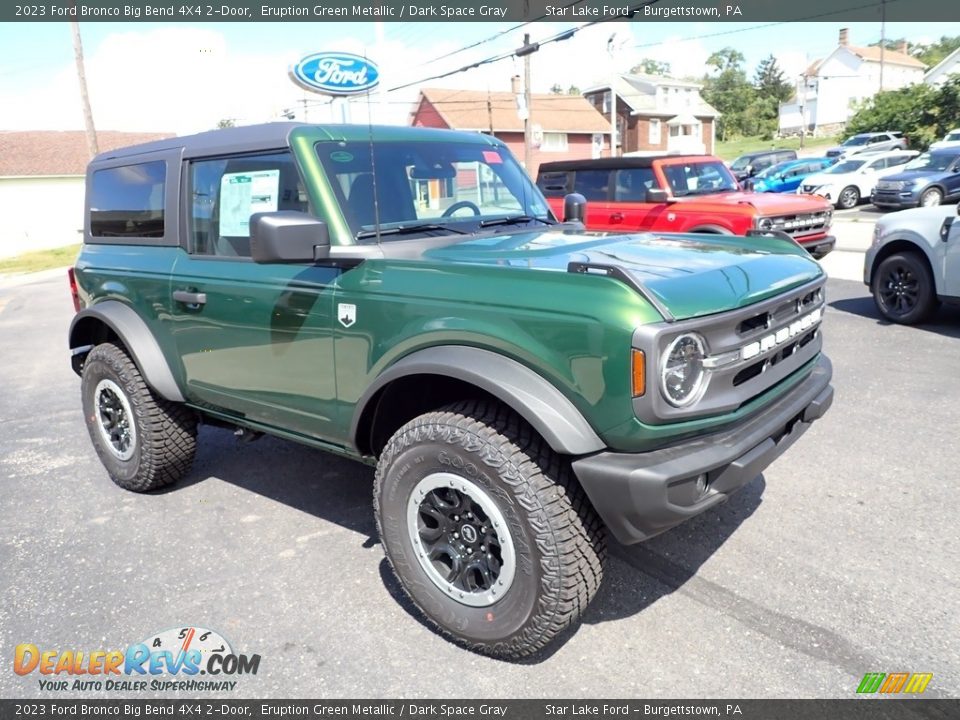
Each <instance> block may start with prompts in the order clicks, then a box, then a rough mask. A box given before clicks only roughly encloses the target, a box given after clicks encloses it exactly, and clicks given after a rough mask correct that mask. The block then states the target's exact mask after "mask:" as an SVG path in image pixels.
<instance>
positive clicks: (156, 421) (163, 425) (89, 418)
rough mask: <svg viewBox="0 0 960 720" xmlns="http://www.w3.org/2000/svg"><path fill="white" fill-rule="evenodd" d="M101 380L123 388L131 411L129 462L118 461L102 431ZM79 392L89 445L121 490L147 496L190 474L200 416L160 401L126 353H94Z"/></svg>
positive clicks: (105, 349) (102, 349) (102, 348)
mask: <svg viewBox="0 0 960 720" xmlns="http://www.w3.org/2000/svg"><path fill="white" fill-rule="evenodd" d="M103 380H108V381H112V382H113V383H114V384H115V385H116V386H117V387H119V389H120V391H121V392H122V393H123V395H124V396H125V398H126V402H127V403H128V404H129V407H130V408H131V410H132V414H133V418H132V420H133V422H134V423H135V430H136V439H135V441H134V442H133V452H132V456H131V457H130V458H129V459H126V460H123V459H120V458H119V457H117V455H116V454H115V453H114V451H112V450H111V449H110V447H109V446H108V444H107V441H106V440H105V439H104V437H103V435H102V433H101V431H100V427H99V423H100V420H99V418H98V413H97V408H96V406H95V402H96V401H95V398H94V395H95V392H96V389H97V386H98V384H99V383H100V382H101V381H103ZM80 393H81V397H82V401H83V414H84V418H85V420H86V424H87V430H88V432H89V433H90V440H91V441H92V442H93V446H94V448H95V449H96V451H97V455H98V456H99V457H100V460H101V462H102V463H103V465H104V467H105V468H106V469H107V473H108V474H109V475H110V479H111V480H113V482H115V483H116V484H117V485H119V486H120V487H122V488H124V489H125V490H132V491H134V492H147V491H149V490H156V489H158V488H162V487H164V486H166V485H169V484H171V483H173V482H175V481H176V480H178V479H179V478H180V477H182V476H183V475H184V474H185V473H186V472H187V471H188V470H189V469H190V465H191V464H192V463H193V456H194V454H195V452H196V446H197V418H196V415H195V414H194V413H193V412H192V411H191V410H189V409H188V408H187V407H185V406H184V405H182V404H180V403H174V402H170V401H168V400H165V399H163V398H160V397H157V396H156V395H155V394H154V393H153V391H152V390H150V388H149V387H148V386H147V384H146V383H145V382H144V380H143V377H142V376H141V374H140V371H139V370H138V369H137V366H136V365H135V364H134V362H133V360H131V359H130V356H129V355H127V353H126V352H125V351H124V349H123V348H121V347H119V346H117V345H114V344H112V343H104V344H102V345H97V346H96V347H95V348H93V350H91V351H90V353H89V354H88V355H87V358H86V360H85V362H84V364H83V373H82V380H81V384H80Z"/></svg>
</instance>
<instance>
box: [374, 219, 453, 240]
mask: <svg viewBox="0 0 960 720" xmlns="http://www.w3.org/2000/svg"><path fill="white" fill-rule="evenodd" d="M427 230H443V231H444V232H448V233H451V234H453V235H467V234H468V233H467V232H465V231H464V230H458V229H456V228H452V227H447V226H446V225H437V224H436V223H418V224H416V225H398V226H397V227H389V228H380V230H379V232H378V231H377V230H361V231H360V232H358V233H357V234H356V238H357V240H363V239H364V238H372V237H377V235H410V234H411V233H417V232H425V231H427Z"/></svg>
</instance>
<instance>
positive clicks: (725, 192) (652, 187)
mask: <svg viewBox="0 0 960 720" xmlns="http://www.w3.org/2000/svg"><path fill="white" fill-rule="evenodd" d="M537 184H538V185H539V186H540V189H541V190H542V191H543V193H544V195H546V196H547V200H548V201H549V203H550V206H551V207H552V208H553V210H554V212H556V213H562V212H563V203H564V197H565V196H566V195H567V193H571V192H576V193H580V194H582V195H583V196H584V197H586V199H587V215H586V224H587V228H588V229H590V230H604V231H617V232H623V231H625V230H654V231H659V232H681V233H690V232H693V233H715V234H721V235H745V234H746V233H747V232H749V231H750V230H764V231H770V230H779V231H783V232H785V233H787V234H788V235H790V236H791V237H792V238H793V239H794V240H796V241H797V242H798V243H800V245H801V246H802V247H804V248H806V249H807V250H808V251H809V252H810V253H811V254H812V255H813V256H814V257H823V256H824V255H826V254H827V253H828V252H830V251H831V250H832V249H833V247H834V245H835V244H836V239H835V238H834V237H833V236H832V235H830V234H829V232H830V223H831V221H832V217H833V206H832V205H830V203H828V202H827V201H826V200H824V199H822V198H816V197H808V196H802V197H801V196H798V195H774V194H763V193H754V192H745V191H744V190H742V189H741V188H740V186H739V185H738V184H737V181H736V179H735V178H734V177H733V175H732V174H731V172H730V170H729V169H728V168H727V166H726V165H724V164H723V163H722V162H721V161H720V160H719V159H718V158H715V157H712V156H710V155H679V156H678V155H657V156H653V157H620V158H601V159H599V160H563V161H560V162H553V163H544V164H542V165H541V166H540V172H539V175H538V176H537Z"/></svg>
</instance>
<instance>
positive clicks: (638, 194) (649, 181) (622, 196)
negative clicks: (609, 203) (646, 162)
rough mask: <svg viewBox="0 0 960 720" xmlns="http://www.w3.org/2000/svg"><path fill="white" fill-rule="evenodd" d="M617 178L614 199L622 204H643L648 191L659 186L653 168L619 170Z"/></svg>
mask: <svg viewBox="0 0 960 720" xmlns="http://www.w3.org/2000/svg"><path fill="white" fill-rule="evenodd" d="M616 178H617V182H616V185H615V186H614V191H613V199H614V200H619V201H621V202H643V201H644V199H645V198H646V195H647V190H648V189H649V188H652V187H656V184H657V181H656V179H655V178H654V176H653V168H629V169H624V170H617V172H616Z"/></svg>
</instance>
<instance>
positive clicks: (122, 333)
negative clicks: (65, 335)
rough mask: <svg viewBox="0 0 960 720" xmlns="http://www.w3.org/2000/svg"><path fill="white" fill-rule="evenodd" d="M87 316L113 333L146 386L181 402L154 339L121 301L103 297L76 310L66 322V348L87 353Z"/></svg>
mask: <svg viewBox="0 0 960 720" xmlns="http://www.w3.org/2000/svg"><path fill="white" fill-rule="evenodd" d="M90 319H93V320H96V321H97V322H100V323H103V324H104V325H106V326H107V327H109V328H110V329H111V330H113V332H114V333H116V334H117V337H119V338H120V341H121V342H122V343H123V345H124V347H126V349H127V351H128V352H129V353H130V355H131V357H132V359H133V362H134V363H135V364H136V366H137V368H138V369H139V370H140V374H141V375H143V379H144V380H145V381H146V383H147V385H149V386H150V387H151V388H153V389H154V390H155V391H156V392H157V393H158V394H159V395H161V396H162V397H164V398H166V399H167V400H172V401H174V402H184V400H185V398H184V397H183V393H181V392H180V387H179V386H178V385H177V381H176V380H175V379H174V377H173V373H172V372H171V371H170V366H169V365H168V364H167V359H166V357H164V355H163V351H162V350H161V349H160V345H159V344H158V343H157V339H156V338H155V337H154V336H153V333H152V332H150V328H149V327H147V324H146V322H144V320H143V318H142V317H140V316H139V315H138V314H137V312H136V311H135V310H134V309H133V308H131V307H130V306H129V305H127V304H125V303H122V302H120V301H118V300H104V301H103V302H99V303H97V304H96V305H91V306H90V307H88V308H85V309H84V310H81V311H80V312H79V313H77V315H76V317H74V318H73V322H71V323H70V334H69V338H70V349H71V350H73V351H74V354H75V355H76V354H79V353H83V352H88V351H89V350H90V349H91V347H92V345H93V342H92V340H93V338H92V337H91V336H90V335H89V334H88V333H89V331H88V330H87V328H89V327H90V325H89V320H90Z"/></svg>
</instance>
